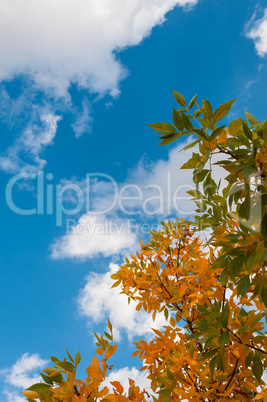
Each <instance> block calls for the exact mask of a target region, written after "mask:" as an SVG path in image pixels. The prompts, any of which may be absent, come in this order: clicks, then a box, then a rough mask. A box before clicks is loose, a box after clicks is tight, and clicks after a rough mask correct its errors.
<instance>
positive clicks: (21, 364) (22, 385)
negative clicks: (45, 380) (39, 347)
mask: <svg viewBox="0 0 267 402" xmlns="http://www.w3.org/2000/svg"><path fill="white" fill-rule="evenodd" d="M47 363H48V361H46V360H43V359H41V357H40V356H39V355H38V354H33V355H30V354H29V353H25V354H23V355H22V356H21V358H19V359H18V360H17V361H16V362H15V363H14V364H13V366H11V367H10V368H8V369H5V370H1V371H0V375H2V376H4V380H5V383H6V384H7V386H6V388H5V389H4V390H3V394H4V395H5V396H6V399H7V401H8V402H23V401H25V398H24V397H21V396H19V393H18V392H17V390H16V388H19V389H20V391H24V390H25V389H26V388H28V387H30V386H31V385H33V384H34V383H37V382H40V380H41V376H40V375H39V371H40V370H41V369H42V368H43V367H44V366H45V365H46V364H47ZM37 372H38V373H37Z"/></svg>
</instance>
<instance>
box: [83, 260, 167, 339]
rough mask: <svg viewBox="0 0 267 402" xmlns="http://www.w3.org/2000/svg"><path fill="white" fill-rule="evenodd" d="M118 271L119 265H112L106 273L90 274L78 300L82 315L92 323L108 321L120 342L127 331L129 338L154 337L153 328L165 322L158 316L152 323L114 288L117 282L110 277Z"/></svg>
mask: <svg viewBox="0 0 267 402" xmlns="http://www.w3.org/2000/svg"><path fill="white" fill-rule="evenodd" d="M118 269H119V266H118V265H116V264H110V265H109V270H108V271H107V272H106V273H103V274H98V273H95V272H91V273H90V274H89V275H88V276H87V278H86V285H85V287H84V288H83V289H82V290H81V291H80V295H79V298H78V305H79V310H80V313H81V314H82V315H83V316H85V317H87V318H88V319H89V322H93V323H99V322H102V321H105V320H106V319H107V318H109V319H110V321H111V323H112V325H113V331H114V338H115V339H117V340H119V339H120V337H121V332H124V331H125V332H126V333H127V335H128V338H129V339H132V337H133V336H136V335H138V336H148V337H152V330H151V327H152V328H161V326H162V325H164V323H166V321H165V319H164V317H163V316H162V315H159V316H157V318H156V320H155V322H153V320H152V318H151V315H149V314H147V313H146V312H144V311H143V310H142V311H138V312H137V311H136V310H135V307H136V303H135V302H133V301H131V303H130V304H128V298H127V296H126V295H121V294H120V291H121V289H120V287H117V288H112V289H111V286H112V285H113V284H114V281H113V280H112V279H111V278H110V276H111V275H112V274H113V273H114V272H116V271H118Z"/></svg>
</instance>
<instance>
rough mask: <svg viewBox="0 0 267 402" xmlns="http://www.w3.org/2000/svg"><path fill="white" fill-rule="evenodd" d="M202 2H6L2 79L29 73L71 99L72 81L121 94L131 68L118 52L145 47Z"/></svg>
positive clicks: (0, 24) (1, 17)
mask: <svg viewBox="0 0 267 402" xmlns="http://www.w3.org/2000/svg"><path fill="white" fill-rule="evenodd" d="M196 3H197V0H164V1H163V0H129V1H127V2H125V1H124V0H88V1H84V0H75V1H74V0H64V1H63V0H58V1H56V2H55V1H53V0H47V1H46V2H44V3H42V4H40V3H39V2H36V1H35V0H28V1H27V3H26V4H25V3H22V2H21V1H20V0H2V1H1V4H0V32H1V35H0V38H1V39H0V53H1V56H2V57H1V61H0V80H5V79H12V78H14V77H15V76H17V75H19V74H27V75H29V76H30V77H31V78H32V79H33V81H34V82H35V84H36V85H37V87H39V88H42V89H45V90H47V89H49V90H50V91H51V90H53V91H54V94H55V95H56V96H66V93H67V91H68V88H69V86H70V84H71V83H75V84H77V85H78V86H79V87H81V88H86V89H88V90H89V91H91V92H96V93H105V92H109V93H110V94H111V95H112V96H116V95H118V93H119V89H118V84H119V81H120V80H121V79H122V78H123V77H125V75H126V70H125V68H124V67H123V66H122V65H121V63H120V61H119V59H118V58H117V56H116V54H117V53H118V51H119V50H120V49H123V48H125V47H127V46H133V45H137V44H139V43H140V42H141V41H142V39H143V38H144V37H146V36H147V35H149V33H150V32H151V29H152V28H153V27H154V26H156V25H158V24H161V23H162V22H163V21H164V16H165V14H166V13H167V12H168V11H170V10H172V9H173V8H174V7H175V6H177V5H179V6H182V7H186V6H187V7H190V6H193V5H194V4H196Z"/></svg>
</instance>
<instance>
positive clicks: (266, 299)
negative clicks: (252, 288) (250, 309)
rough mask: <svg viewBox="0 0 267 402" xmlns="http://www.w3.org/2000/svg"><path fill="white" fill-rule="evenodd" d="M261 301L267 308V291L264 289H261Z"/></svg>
mask: <svg viewBox="0 0 267 402" xmlns="http://www.w3.org/2000/svg"><path fill="white" fill-rule="evenodd" d="M261 300H262V302H263V304H264V306H265V307H267V289H266V288H265V287H262V289H261Z"/></svg>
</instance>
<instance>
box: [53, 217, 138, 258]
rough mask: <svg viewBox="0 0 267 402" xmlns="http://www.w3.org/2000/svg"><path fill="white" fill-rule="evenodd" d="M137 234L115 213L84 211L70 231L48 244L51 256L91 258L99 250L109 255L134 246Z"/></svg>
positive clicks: (125, 250) (132, 248) (128, 223)
mask: <svg viewBox="0 0 267 402" xmlns="http://www.w3.org/2000/svg"><path fill="white" fill-rule="evenodd" d="M137 241H138V239H137V236H136V234H135V233H133V232H132V230H131V224H130V222H129V221H127V220H122V219H120V218H118V217H116V216H113V217H112V218H107V217H106V216H105V215H89V214H84V215H82V216H81V218H80V219H79V222H78V223H77V225H75V226H74V227H73V228H72V230H71V232H70V233H67V234H66V235H65V236H63V237H61V238H59V239H58V240H56V242H55V243H54V244H53V245H52V258H54V259H60V258H66V257H69V258H75V257H76V258H82V259H84V258H93V257H96V256H97V255H99V254H102V255H103V256H105V257H109V256H111V255H115V254H121V253H122V254H124V253H126V252H127V251H128V250H135V249H136V245H137Z"/></svg>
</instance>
